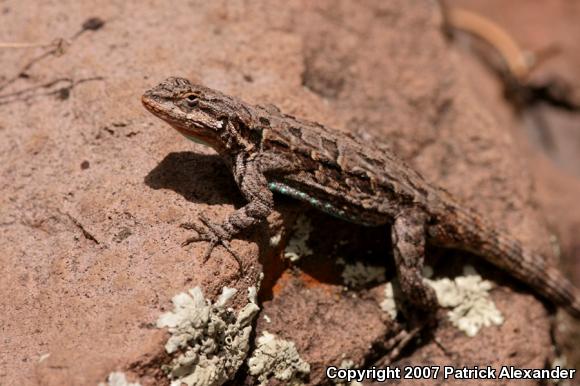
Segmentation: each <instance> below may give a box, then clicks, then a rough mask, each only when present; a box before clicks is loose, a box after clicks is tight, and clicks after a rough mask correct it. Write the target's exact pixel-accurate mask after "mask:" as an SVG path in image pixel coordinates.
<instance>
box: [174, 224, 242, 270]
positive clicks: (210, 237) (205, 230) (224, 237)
mask: <svg viewBox="0 0 580 386" xmlns="http://www.w3.org/2000/svg"><path fill="white" fill-rule="evenodd" d="M199 220H200V221H201V223H202V224H203V226H200V225H198V224H195V223H184V224H181V225H180V227H181V228H184V229H191V230H194V231H195V232H196V233H197V236H194V237H190V238H188V239H187V240H185V241H184V242H183V243H181V246H186V245H189V244H191V243H195V242H198V241H207V242H209V245H208V247H207V249H206V250H205V252H204V254H203V257H202V260H203V262H204V263H205V262H206V261H207V260H209V258H210V256H211V253H212V252H213V250H214V248H215V247H217V246H218V245H221V246H222V247H224V248H225V250H226V251H228V253H229V254H230V255H232V257H233V258H234V259H235V260H236V262H237V263H238V265H239V267H240V270H242V267H243V266H242V260H241V259H240V257H239V256H238V254H237V253H236V252H234V251H233V250H232V249H231V247H230V243H229V239H230V236H229V235H228V233H227V231H225V230H224V228H223V227H222V226H221V225H220V224H216V223H214V222H213V221H211V220H209V219H208V218H206V217H205V215H203V214H202V215H200V216H199Z"/></svg>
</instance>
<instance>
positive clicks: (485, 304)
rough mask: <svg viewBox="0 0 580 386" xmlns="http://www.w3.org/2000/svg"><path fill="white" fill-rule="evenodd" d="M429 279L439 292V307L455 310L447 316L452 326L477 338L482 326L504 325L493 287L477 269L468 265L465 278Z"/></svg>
mask: <svg viewBox="0 0 580 386" xmlns="http://www.w3.org/2000/svg"><path fill="white" fill-rule="evenodd" d="M425 280H426V281H427V282H428V283H429V284H430V285H431V286H432V287H433V288H434V289H435V292H436V293H437V300H438V302H439V304H440V305H441V306H442V307H446V308H451V310H450V311H449V312H448V313H447V317H448V318H449V320H450V321H451V323H452V324H453V325H454V326H455V327H457V328H458V329H460V330H461V331H463V332H465V334H466V335H467V336H475V335H476V334H477V333H478V332H479V330H480V329H481V328H482V327H489V326H491V325H492V324H495V325H500V324H502V323H503V321H504V319H503V316H502V315H501V313H500V312H499V310H498V309H497V308H496V306H495V304H494V303H493V302H492V301H491V299H490V297H489V290H490V289H491V288H492V287H493V284H492V283H491V282H490V281H488V280H483V279H482V277H481V276H480V275H478V274H477V272H476V271H475V270H474V269H473V267H469V266H466V267H465V268H464V275H463V276H458V277H456V278H455V279H453V280H450V279H448V278H442V279H436V280H432V279H425Z"/></svg>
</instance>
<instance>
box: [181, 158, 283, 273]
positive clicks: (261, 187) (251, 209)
mask: <svg viewBox="0 0 580 386" xmlns="http://www.w3.org/2000/svg"><path fill="white" fill-rule="evenodd" d="M233 173H234V177H235V180H236V182H237V184H238V187H239V188H240V191H241V192H242V195H243V196H244V198H246V200H248V203H247V204H246V205H244V206H243V207H241V208H240V209H238V210H236V211H235V212H233V213H232V214H231V215H229V216H228V218H227V219H226V220H225V221H224V222H223V223H221V224H217V223H214V222H213V221H211V220H209V219H207V218H206V217H205V216H203V215H202V216H200V220H201V221H202V222H203V225H204V226H205V227H204V228H200V227H198V226H197V225H195V224H183V225H182V226H183V227H185V228H188V229H194V230H195V231H196V232H197V233H198V236H197V237H191V238H189V239H187V240H186V241H185V242H184V243H183V244H184V245H187V244H190V243H192V242H195V241H209V243H210V244H209V246H208V248H207V250H206V252H205V254H204V256H203V260H204V261H206V260H207V259H208V258H209V257H210V255H211V252H212V251H213V249H214V248H215V247H216V246H217V245H218V244H221V245H222V246H223V247H224V248H226V250H227V251H228V252H229V253H230V254H231V255H232V256H233V257H234V258H235V259H236V261H237V262H238V264H239V265H240V268H241V267H242V262H241V259H240V258H239V256H238V255H237V254H236V253H235V252H234V251H233V250H232V249H231V248H230V246H229V240H231V239H232V238H233V237H234V236H235V235H236V234H238V233H239V232H241V231H242V230H244V229H246V228H248V227H251V226H252V225H255V224H257V223H259V222H261V221H263V220H264V219H265V218H266V217H268V215H269V214H270V213H271V212H272V209H273V208H274V196H273V194H272V192H271V191H270V190H269V189H268V182H267V180H266V177H265V176H264V174H263V172H262V170H261V165H260V161H259V159H258V158H250V157H247V156H246V155H245V154H239V155H238V156H237V157H236V160H235V165H234V167H233Z"/></svg>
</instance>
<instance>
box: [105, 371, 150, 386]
mask: <svg viewBox="0 0 580 386" xmlns="http://www.w3.org/2000/svg"><path fill="white" fill-rule="evenodd" d="M99 386H141V384H140V383H139V382H135V383H132V382H129V381H127V377H126V376H125V373H122V372H119V371H115V372H112V373H110V374H109V376H108V377H107V383H103V382H101V383H99Z"/></svg>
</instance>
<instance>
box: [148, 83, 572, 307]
mask: <svg viewBox="0 0 580 386" xmlns="http://www.w3.org/2000/svg"><path fill="white" fill-rule="evenodd" d="M141 99H142V103H143V105H144V107H145V108H146V109H147V110H148V111H150V112H151V113H153V114H154V115H155V116H157V117H159V118H161V119H162V120H164V121H165V122H167V123H169V125H171V126H172V127H173V128H175V129H176V130H177V131H178V132H179V133H181V134H183V135H184V136H185V137H186V138H188V139H190V140H193V141H196V142H199V143H202V144H205V145H207V146H209V147H211V148H213V149H214V150H215V151H216V152H217V153H218V154H219V155H220V156H221V158H222V159H223V161H224V162H225V164H226V165H227V167H228V168H229V169H230V170H231V172H232V175H233V177H234V179H235V181H236V184H237V186H238V187H239V189H240V191H241V193H242V195H243V196H244V198H245V199H246V200H247V204H246V205H244V206H243V207H241V208H239V209H237V210H235V211H234V212H233V213H231V214H230V215H229V216H228V217H227V219H226V220H225V221H223V222H222V223H221V224H219V223H215V222H213V221H211V220H209V219H207V218H206V217H205V216H203V215H202V216H200V221H201V223H202V224H203V226H201V225H199V224H188V225H186V226H185V227H187V228H190V229H193V230H195V231H196V233H197V236H196V237H191V238H189V239H188V240H186V241H185V242H184V244H188V243H191V242H197V241H207V242H209V245H208V248H207V250H206V252H205V254H204V256H203V259H204V261H205V260H207V259H208V258H209V257H210V255H211V253H212V251H213V249H214V248H215V247H217V246H218V245H221V246H223V247H225V248H226V249H227V250H228V251H229V252H230V253H231V254H232V255H233V256H234V257H235V258H236V259H237V260H238V263H239V264H240V269H241V267H242V264H241V261H240V260H239V257H237V255H236V254H235V252H234V251H232V249H231V248H230V245H229V241H230V240H232V239H233V238H234V237H235V236H236V235H237V234H238V233H240V232H241V231H242V230H244V229H246V228H248V227H251V226H254V225H256V224H258V223H260V222H263V221H265V219H266V217H267V216H268V215H269V214H270V213H271V212H272V210H273V208H274V195H273V193H274V192H277V193H281V194H283V195H287V196H290V197H293V198H296V199H298V200H301V201H304V202H307V203H308V204H310V205H312V206H313V207H315V208H317V209H319V210H322V211H324V212H326V213H329V214H331V215H334V216H336V217H338V218H340V219H343V220H347V221H350V222H353V223H356V224H360V225H363V226H385V225H390V229H391V235H390V237H391V239H392V245H393V256H394V260H395V266H396V275H397V279H398V285H399V288H400V291H401V293H402V295H403V297H404V299H405V300H406V301H407V302H408V303H409V305H410V306H411V307H413V308H416V309H418V310H422V311H426V312H428V313H432V312H435V311H436V310H437V308H438V303H437V299H436V295H435V292H434V290H433V288H432V287H430V286H429V285H428V284H427V283H426V282H425V281H424V280H423V277H422V268H423V264H424V254H425V247H426V245H434V246H439V247H444V248H453V249H459V250H465V251H467V252H470V253H472V254H474V255H476V256H479V257H481V258H483V259H484V260H486V261H488V262H489V263H491V264H492V265H495V266H497V267H499V268H500V269H502V270H504V271H505V272H507V273H508V274H509V275H511V276H513V277H515V278H516V279H518V280H519V281H521V282H523V283H524V284H526V285H527V286H529V287H530V288H531V289H533V290H534V291H535V293H536V294H537V295H539V296H540V297H542V298H544V299H546V300H548V301H549V302H551V303H553V304H555V305H556V306H560V307H562V308H564V309H565V310H566V311H568V313H569V314H571V315H572V316H573V317H575V318H580V295H579V292H578V290H577V289H576V288H575V287H574V286H573V284H572V283H571V282H570V281H568V280H567V279H566V278H565V277H564V275H563V274H562V273H561V272H560V271H559V270H558V269H557V268H556V267H554V266H550V265H549V264H547V263H546V259H545V258H544V257H543V256H542V255H540V254H538V253H535V252H534V251H532V250H530V249H529V248H526V247H524V245H522V243H521V242H519V241H518V240H517V239H516V238H515V237H513V236H511V235H510V234H509V233H507V232H506V231H504V230H501V229H500V228H499V227H497V226H494V224H493V223H492V222H491V221H489V220H486V219H485V218H484V217H483V216H482V215H480V214H478V213H477V212H476V211H475V210H474V209H472V208H469V207H466V206H464V205H461V204H459V202H458V201H457V200H456V199H455V198H453V196H452V195H451V194H450V193H448V192H447V191H445V190H443V189H442V188H439V187H437V186H435V185H434V184H432V183H429V182H427V181H426V179H425V178H424V177H422V175H421V174H419V173H418V172H417V171H415V170H414V169H413V168H411V167H410V166H409V165H408V164H406V163H405V162H404V161H403V160H402V159H400V158H399V157H397V156H396V154H394V153H393V152H391V151H389V150H387V149H384V148H382V147H380V146H377V145H376V144H373V143H366V142H363V141H362V140H360V139H358V138H357V137H356V136H354V135H352V134H349V133H343V132H341V131H338V130H333V129H331V128H328V127H326V126H324V125H322V124H320V123H317V122H313V121H309V120H305V119H300V118H297V117H294V116H291V115H288V114H284V113H282V112H281V111H280V110H279V109H278V108H277V107H275V106H273V105H269V106H267V107H263V106H260V105H251V104H248V103H246V102H244V101H242V100H240V99H237V98H235V97H232V96H228V95H225V94H224V93H222V92H220V91H217V90H213V89H210V88H208V87H205V86H203V85H199V84H193V83H191V82H190V81H188V80H187V79H184V78H179V77H170V78H168V79H166V80H165V81H163V82H161V83H160V84H159V85H157V86H155V87H153V88H151V89H150V90H148V91H146V92H145V93H144V94H143V96H142V98H141Z"/></svg>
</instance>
